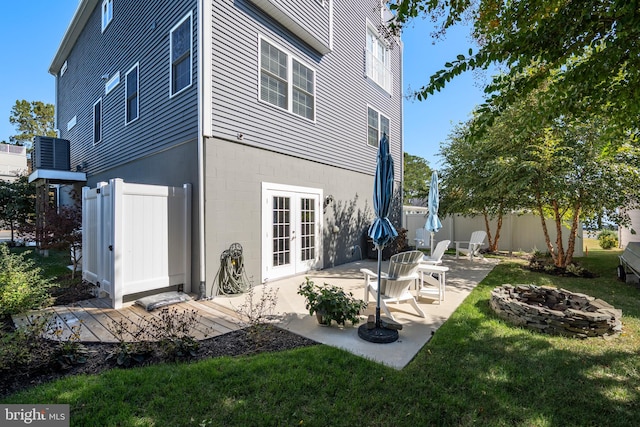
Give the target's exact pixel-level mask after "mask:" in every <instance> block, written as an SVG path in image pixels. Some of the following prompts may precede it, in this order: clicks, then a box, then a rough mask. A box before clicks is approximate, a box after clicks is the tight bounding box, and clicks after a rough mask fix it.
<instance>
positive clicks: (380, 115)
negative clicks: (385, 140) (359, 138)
mask: <svg viewBox="0 0 640 427" xmlns="http://www.w3.org/2000/svg"><path fill="white" fill-rule="evenodd" d="M369 109H372V110H373V111H375V112H376V113H377V114H378V145H380V139H381V138H382V120H381V119H380V117H384V118H386V119H387V121H388V122H389V133H391V119H390V118H389V116H387V115H386V114H382V112H380V110H378V109H377V108H375V107H374V106H372V105H369V104H367V116H366V118H367V135H366V137H367V138H366V139H367V140H366V143H367V147H370V148H373V149H376V150H377V149H378V145H376V146H375V147H374V146H373V145H371V144H369ZM387 137H389V135H388V134H387Z"/></svg>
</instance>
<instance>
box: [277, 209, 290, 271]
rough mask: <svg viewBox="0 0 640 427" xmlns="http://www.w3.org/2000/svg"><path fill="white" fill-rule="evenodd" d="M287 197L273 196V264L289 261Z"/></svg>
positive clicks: (284, 263)
mask: <svg viewBox="0 0 640 427" xmlns="http://www.w3.org/2000/svg"><path fill="white" fill-rule="evenodd" d="M289 230H290V224H289V198H288V197H274V198H273V266H274V267H276V266H279V265H286V264H289V263H290V254H289V252H290V249H289V243H290V241H289Z"/></svg>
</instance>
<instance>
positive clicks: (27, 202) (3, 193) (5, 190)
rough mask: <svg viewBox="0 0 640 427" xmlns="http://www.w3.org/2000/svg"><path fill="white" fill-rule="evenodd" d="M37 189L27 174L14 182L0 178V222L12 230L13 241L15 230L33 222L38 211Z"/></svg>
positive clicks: (13, 239)
mask: <svg viewBox="0 0 640 427" xmlns="http://www.w3.org/2000/svg"><path fill="white" fill-rule="evenodd" d="M35 199H36V189H35V185H32V184H30V183H29V178H28V176H27V175H20V176H19V177H18V179H16V180H15V181H13V182H8V181H3V180H0V224H2V225H3V226H5V227H8V228H9V229H10V230H11V242H12V243H14V242H15V232H16V231H17V230H19V229H21V228H22V227H23V226H25V225H27V224H29V223H32V222H33V220H34V217H35V212H36V207H35V206H36V204H35Z"/></svg>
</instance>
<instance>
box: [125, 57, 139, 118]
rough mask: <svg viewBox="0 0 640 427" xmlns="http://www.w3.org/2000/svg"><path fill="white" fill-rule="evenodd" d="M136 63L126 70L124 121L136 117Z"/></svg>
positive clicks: (137, 105)
mask: <svg viewBox="0 0 640 427" xmlns="http://www.w3.org/2000/svg"><path fill="white" fill-rule="evenodd" d="M138 67H139V66H138V64H136V65H134V66H133V67H132V68H131V69H130V70H129V71H127V74H126V77H125V78H124V82H125V97H126V99H125V123H130V122H132V121H134V120H135V119H137V118H138V107H139V102H138Z"/></svg>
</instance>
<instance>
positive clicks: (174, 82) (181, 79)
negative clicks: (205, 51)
mask: <svg viewBox="0 0 640 427" xmlns="http://www.w3.org/2000/svg"><path fill="white" fill-rule="evenodd" d="M191 34H192V28H191V12H189V14H188V15H187V16H185V17H184V18H182V20H181V21H180V22H179V23H178V24H177V25H176V26H175V27H173V29H172V30H171V34H170V39H171V48H170V52H171V69H170V76H171V77H170V80H171V92H170V94H171V96H173V95H176V94H177V93H179V92H181V91H183V90H184V89H186V88H188V87H189V86H191V74H192V65H193V64H192V62H193V61H192V60H191V51H192V49H193V46H192V37H191Z"/></svg>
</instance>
